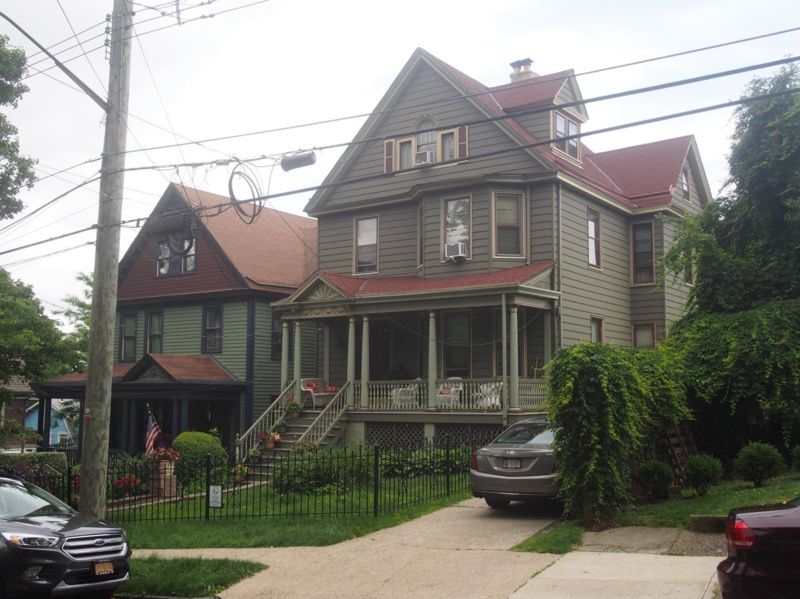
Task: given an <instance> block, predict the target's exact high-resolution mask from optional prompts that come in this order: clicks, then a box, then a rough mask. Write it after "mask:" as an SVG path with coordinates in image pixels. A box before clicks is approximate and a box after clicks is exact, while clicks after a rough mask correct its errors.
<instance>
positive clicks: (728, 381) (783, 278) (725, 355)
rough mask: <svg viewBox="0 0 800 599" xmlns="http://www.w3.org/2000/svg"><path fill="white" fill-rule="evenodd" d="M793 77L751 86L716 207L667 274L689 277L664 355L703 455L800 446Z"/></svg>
mask: <svg viewBox="0 0 800 599" xmlns="http://www.w3.org/2000/svg"><path fill="white" fill-rule="evenodd" d="M798 87H800V72H798V70H797V68H796V67H794V66H792V67H789V68H785V69H782V70H781V71H780V72H779V73H777V74H776V75H774V76H772V77H768V78H757V79H754V80H753V82H752V83H751V84H750V86H749V87H748V89H747V91H746V93H745V97H757V96H762V95H765V94H783V95H775V96H773V97H771V98H768V99H764V100H758V101H755V102H752V103H749V104H743V105H741V106H740V107H739V108H738V109H737V112H736V125H735V130H734V135H733V139H732V142H733V143H732V146H731V151H730V155H729V161H728V162H729V169H730V178H729V181H728V184H727V185H726V188H725V195H724V196H723V197H722V198H720V200H719V201H718V202H715V203H712V204H710V205H709V206H708V207H706V208H705V210H704V211H703V212H702V213H700V214H699V215H697V216H695V217H689V218H687V219H686V220H685V221H683V222H682V223H681V225H680V227H679V230H678V232H677V235H676V238H675V243H674V244H673V246H672V247H671V249H670V250H669V251H668V253H667V255H666V257H665V262H666V266H667V267H668V269H669V270H671V271H672V272H673V273H676V274H677V273H681V272H682V271H683V270H684V269H685V268H686V266H687V265H689V264H691V265H692V266H693V270H694V272H695V274H696V276H695V285H694V287H693V288H692V291H691V294H690V305H689V310H688V312H687V315H686V316H685V317H684V319H683V320H682V321H681V322H680V323H678V324H677V326H676V327H675V328H674V329H673V330H672V331H671V335H670V337H669V338H668V340H667V345H669V346H670V347H671V348H672V349H674V350H675V353H676V355H678V356H680V357H681V358H683V359H682V364H683V367H684V370H685V372H686V374H687V378H686V382H687V387H688V390H689V397H690V402H691V405H692V407H693V409H694V410H695V412H696V415H697V422H698V425H699V427H700V428H701V429H702V435H698V439H699V441H700V442H701V443H705V444H706V447H707V448H708V449H709V450H711V451H714V452H715V453H717V454H718V455H721V456H722V457H723V458H724V459H726V461H730V460H731V459H732V457H733V456H734V455H735V454H736V452H737V451H738V449H739V446H740V444H742V443H743V442H745V441H747V440H748V439H753V438H757V439H769V440H770V441H772V442H773V443H776V444H780V445H783V446H784V447H786V448H788V447H790V446H791V443H792V441H795V442H796V441H797V440H798V439H800V437H799V436H798V435H800V336H798V334H797V331H798V330H799V329H798V325H800V94H798V93H784V92H787V91H788V90H791V89H796V88H798Z"/></svg>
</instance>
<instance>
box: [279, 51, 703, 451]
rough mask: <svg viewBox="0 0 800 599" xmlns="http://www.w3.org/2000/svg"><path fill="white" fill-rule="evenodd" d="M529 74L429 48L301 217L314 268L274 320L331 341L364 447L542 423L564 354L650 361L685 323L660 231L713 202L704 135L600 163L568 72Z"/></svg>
mask: <svg viewBox="0 0 800 599" xmlns="http://www.w3.org/2000/svg"><path fill="white" fill-rule="evenodd" d="M530 65H531V61H530V60H522V61H518V62H516V63H512V67H513V69H514V72H513V73H512V75H511V78H512V81H511V82H510V83H507V84H504V85H499V86H496V87H486V86H484V85H483V84H481V83H479V82H477V81H475V80H474V79H472V78H470V77H468V76H467V75H465V74H463V73H461V72H459V71H458V70H456V69H454V68H453V67H451V66H450V65H448V64H445V63H444V62H442V61H441V60H439V59H437V58H436V57H434V56H432V55H431V54H429V53H428V52H426V51H424V50H422V49H418V50H416V51H415V52H414V54H413V55H412V57H411V59H410V60H409V61H408V62H407V64H406V65H405V67H404V68H403V69H402V71H401V72H400V74H399V75H398V76H397V78H396V79H395V81H394V83H393V84H392V85H391V87H390V88H389V89H388V91H387V92H386V94H385V95H384V97H383V99H382V100H381V101H380V102H379V104H378V105H377V107H376V108H375V110H374V112H373V113H372V115H371V116H370V117H369V118H368V119H367V121H366V123H365V124H364V126H363V127H362V129H361V130H360V132H359V133H358V135H357V136H356V138H355V139H354V141H353V144H352V145H350V146H349V147H348V149H347V150H346V151H345V152H344V154H343V155H342V157H341V159H340V160H339V162H338V163H337V164H336V165H335V166H334V168H333V169H332V171H331V172H330V174H329V175H328V177H327V179H326V180H325V182H324V185H323V186H322V187H321V188H320V190H319V191H318V192H317V193H316V194H315V195H314V196H313V197H312V199H311V200H310V202H309V203H308V205H307V207H306V212H307V213H308V214H309V215H311V216H313V217H315V218H317V223H318V234H319V249H318V263H317V271H316V272H315V273H314V274H313V275H312V276H311V277H310V278H308V279H307V280H306V281H305V282H303V283H302V285H300V286H299V288H298V289H297V290H296V291H294V292H293V293H292V294H291V295H289V297H287V298H286V299H285V300H282V301H281V302H278V304H276V306H278V307H279V308H280V310H281V311H282V315H283V324H284V326H285V327H288V326H289V325H290V324H291V325H292V326H294V327H295V328H297V327H300V329H301V330H307V329H309V328H310V329H313V330H320V331H322V334H321V347H320V348H319V350H318V351H319V353H318V354H317V355H318V362H319V363H320V369H319V375H320V376H321V377H322V378H323V379H324V380H325V381H327V382H329V383H333V384H336V385H337V386H339V387H340V388H341V387H342V386H344V387H345V389H344V391H343V392H342V393H340V394H339V395H337V398H336V400H335V402H334V403H335V406H333V407H332V408H331V410H330V411H331V412H333V413H331V414H329V416H328V421H329V422H333V421H337V420H338V422H347V434H348V438H349V439H350V440H352V441H361V440H366V441H368V442H373V443H381V442H392V443H401V442H416V441H419V440H421V439H423V438H431V437H434V436H436V435H439V434H458V433H459V432H463V431H464V430H465V429H495V428H498V427H500V426H502V425H503V424H505V423H506V422H508V420H509V419H514V418H519V417H522V416H524V415H525V414H529V413H532V412H536V411H542V410H543V409H544V402H543V400H544V396H545V390H544V380H543V374H542V367H543V366H544V364H545V363H546V362H547V361H548V360H549V359H550V358H551V356H552V355H553V353H554V351H555V350H557V349H558V348H560V347H564V346H569V345H572V344H575V343H579V342H581V341H589V340H591V341H596V342H608V343H615V344H620V345H627V346H636V347H652V346H653V345H655V344H656V343H658V341H659V340H660V339H662V338H663V336H664V335H665V331H666V328H667V326H668V325H669V323H670V322H672V321H674V320H676V319H677V318H678V317H679V316H680V314H681V311H682V309H683V306H684V304H685V301H686V299H687V294H688V285H690V284H691V274H690V273H687V277H688V279H687V280H686V281H684V280H680V281H672V280H671V279H668V280H667V281H666V283H665V284H663V285H662V284H660V277H661V274H662V273H661V272H660V267H659V266H658V264H659V258H661V257H662V255H663V254H664V252H665V250H666V249H667V247H668V246H669V244H670V240H671V238H672V236H673V235H674V230H675V225H674V224H673V223H671V222H670V221H669V220H662V218H661V217H662V215H674V216H677V217H680V216H681V215H684V214H686V213H690V212H696V211H699V210H700V209H701V208H702V206H703V205H704V204H705V203H706V202H708V201H710V199H711V194H710V192H709V188H708V184H707V181H706V176H705V173H704V170H703V166H702V163H701V160H700V156H699V153H698V150H697V146H696V144H695V141H694V138H693V137H691V136H687V137H678V138H674V139H668V140H663V141H656V142H653V143H648V144H643V145H638V146H634V147H628V148H622V149H618V150H612V151H607V152H601V153H595V152H592V151H591V150H590V149H589V148H588V147H587V146H586V145H585V144H584V143H583V141H582V140H581V139H580V138H577V137H573V138H570V136H573V135H577V134H579V132H580V130H581V128H582V127H583V126H584V123H585V122H586V121H587V119H588V114H587V111H586V107H585V106H584V105H583V104H582V103H581V101H582V98H581V93H580V89H579V87H578V84H577V81H576V79H575V77H574V75H573V72H572V71H571V70H570V71H563V72H560V73H554V74H551V75H546V76H539V75H537V74H535V73H534V72H532V71H531V70H530ZM550 140H552V141H550ZM296 356H297V354H295V357H296ZM305 357H306V356H305V355H303V356H302V359H305ZM290 378H292V379H294V387H293V394H296V393H298V392H300V389H299V384H300V383H299V381H298V380H297V378H298V377H297V375H296V373H292V372H291V371H288V370H285V371H284V372H283V373H282V379H283V380H289V379H290ZM326 426H327V425H326ZM326 426H322V427H320V431H322V429H324V428H326ZM321 434H322V433H321V432H319V434H317V435H316V436H315V437H306V440H311V441H316V440H318V439H320V438H321Z"/></svg>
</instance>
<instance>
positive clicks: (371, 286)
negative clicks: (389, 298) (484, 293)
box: [319, 261, 554, 297]
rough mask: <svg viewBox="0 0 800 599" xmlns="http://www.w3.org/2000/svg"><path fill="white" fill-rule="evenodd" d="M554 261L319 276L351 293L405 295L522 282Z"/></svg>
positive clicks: (349, 294) (324, 274)
mask: <svg viewBox="0 0 800 599" xmlns="http://www.w3.org/2000/svg"><path fill="white" fill-rule="evenodd" d="M553 264H554V262H552V261H545V262H536V263H534V264H526V265H524V266H516V267H513V268H504V269H501V270H496V271H494V272H483V273H474V274H467V275H457V276H454V277H441V278H436V279H421V278H419V277H416V276H404V277H369V278H364V277H352V276H347V275H339V274H336V273H332V272H327V271H320V272H319V276H320V278H322V279H323V280H324V281H325V282H327V283H329V284H331V285H333V286H334V287H336V288H337V289H339V291H341V292H342V293H343V294H345V295H347V296H349V297H365V296H378V295H401V294H403V295H404V294H413V293H425V292H431V291H445V290H449V289H452V290H454V289H465V288H470V289H471V288H475V287H497V286H500V285H511V284H521V283H524V282H525V281H527V280H529V279H532V278H533V277H535V276H536V275H538V274H541V273H543V272H545V271H546V270H547V269H549V268H551V267H552V266H553Z"/></svg>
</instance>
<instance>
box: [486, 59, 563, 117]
mask: <svg viewBox="0 0 800 599" xmlns="http://www.w3.org/2000/svg"><path fill="white" fill-rule="evenodd" d="M573 75H574V72H573V71H572V69H569V70H566V71H560V72H558V73H550V74H549V75H540V76H536V77H531V78H528V79H520V80H518V81H514V82H512V83H507V84H505V85H498V86H496V87H491V88H489V89H490V91H491V92H492V94H493V95H494V97H495V98H496V99H497V101H498V103H499V104H500V105H501V106H502V107H503V109H504V110H505V111H506V112H513V111H514V110H521V109H523V108H528V107H532V106H538V105H540V104H549V103H552V102H553V100H555V98H556V96H557V95H558V92H559V90H561V88H562V87H563V86H564V83H565V82H566V81H567V79H569V78H570V77H572V76H573Z"/></svg>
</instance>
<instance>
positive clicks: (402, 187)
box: [323, 64, 541, 210]
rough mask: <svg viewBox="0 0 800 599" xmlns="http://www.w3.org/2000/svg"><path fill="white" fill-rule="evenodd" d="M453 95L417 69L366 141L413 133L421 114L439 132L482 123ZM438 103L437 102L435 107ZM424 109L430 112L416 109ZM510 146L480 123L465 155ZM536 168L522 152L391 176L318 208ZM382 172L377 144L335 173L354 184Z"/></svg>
mask: <svg viewBox="0 0 800 599" xmlns="http://www.w3.org/2000/svg"><path fill="white" fill-rule="evenodd" d="M456 93H457V92H456V91H455V89H454V88H453V87H452V86H451V85H450V84H449V83H447V82H446V81H445V80H444V79H442V78H441V77H440V76H439V75H438V74H437V73H436V72H435V71H434V70H433V69H431V68H430V67H429V66H428V65H427V64H422V65H421V66H420V67H419V68H418V69H417V70H416V71H415V72H414V73H413V74H412V75H411V80H410V82H409V85H408V87H407V88H406V89H405V90H404V91H403V93H401V94H400V95H399V96H398V97H397V98H396V99H395V102H394V103H393V104H392V105H391V108H392V109H393V110H394V109H396V110H394V111H393V112H390V113H388V114H387V115H386V116H385V117H384V120H383V122H382V123H381V126H380V127H379V128H378V130H376V131H372V132H370V136H371V137H377V136H384V137H387V138H393V137H394V136H397V135H400V134H408V133H409V132H411V131H413V130H414V127H415V124H416V122H417V121H418V119H419V118H420V117H422V116H424V115H425V114H430V115H432V116H433V117H435V119H436V121H437V126H438V127H439V128H440V129H446V128H449V127H451V126H453V125H455V124H458V123H461V122H467V121H472V120H477V119H481V118H484V115H483V114H482V113H481V112H480V111H479V110H478V109H477V108H475V107H474V106H473V105H472V104H471V103H470V101H469V100H467V99H464V100H463V101H460V102H454V101H453V100H452V99H453V97H454V95H455V94H456ZM437 102H438V103H437ZM426 104H429V105H430V106H431V108H430V109H428V110H426V109H422V108H419V106H420V105H426ZM514 146H515V143H514V142H513V141H512V140H511V139H510V138H509V137H508V136H507V135H506V134H505V133H504V132H502V131H500V129H498V127H497V125H496V124H494V123H484V124H480V125H474V126H471V127H469V148H468V154H469V155H470V156H476V155H479V154H482V153H485V152H491V151H494V150H498V149H502V148H513V147H514ZM536 169H539V170H541V167H540V166H538V165H535V163H534V161H533V159H532V158H531V157H530V156H529V155H528V154H527V153H525V152H524V151H523V150H519V151H516V152H512V153H508V154H501V155H499V156H495V157H492V158H486V159H480V160H474V161H470V162H468V163H467V164H463V165H460V166H458V167H449V168H448V167H442V168H437V167H436V166H433V167H430V168H425V169H421V170H420V171H417V172H411V173H399V174H398V173H396V174H394V175H392V176H390V177H385V178H384V177H379V178H377V179H374V180H371V181H366V182H363V183H357V184H350V185H345V186H342V187H341V188H339V189H337V190H335V191H333V192H332V193H331V194H330V195H329V196H328V197H327V199H326V200H325V203H324V205H323V209H325V210H328V209H332V208H336V207H337V206H343V205H352V204H353V203H358V202H361V201H369V202H374V201H375V200H376V199H379V198H380V197H382V196H391V195H400V194H403V193H406V192H407V191H408V189H409V188H410V187H411V186H412V185H416V184H418V183H420V182H422V181H424V182H428V183H436V182H442V181H449V180H454V179H456V178H461V177H465V176H474V175H479V174H483V173H487V172H489V173H530V172H533V171H535V170H536ZM383 172H384V148H383V144H382V143H374V144H367V145H365V146H363V147H362V148H361V149H360V150H359V154H358V156H357V158H356V160H355V162H354V163H353V164H352V166H351V167H350V168H349V169H348V170H345V171H343V172H342V173H340V175H339V178H340V179H344V180H347V179H354V178H359V177H365V176H374V175H378V174H381V173H383Z"/></svg>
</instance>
